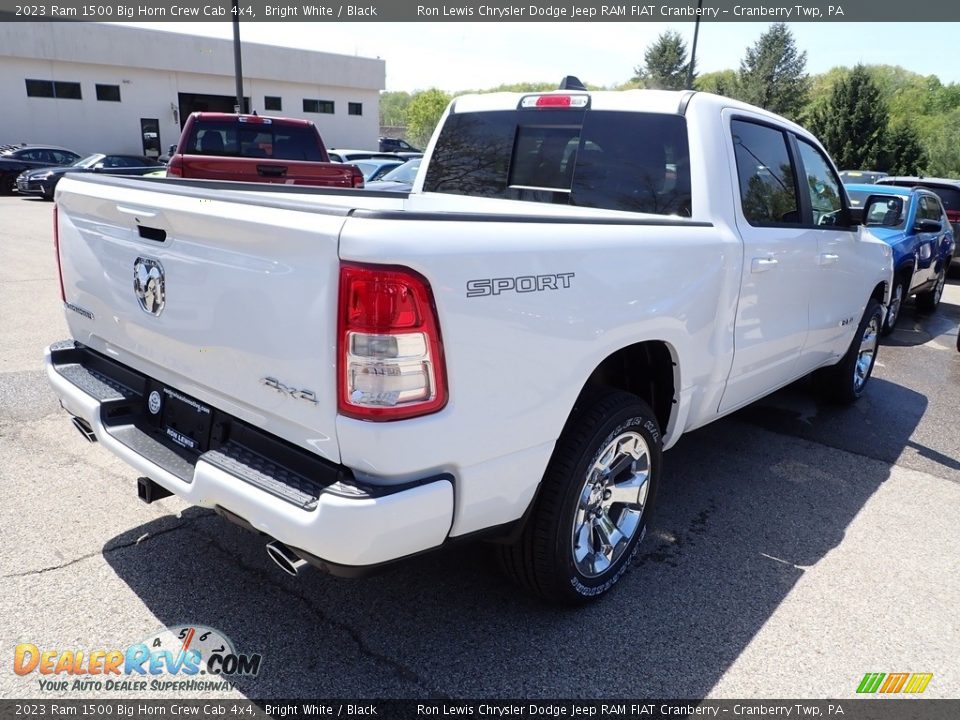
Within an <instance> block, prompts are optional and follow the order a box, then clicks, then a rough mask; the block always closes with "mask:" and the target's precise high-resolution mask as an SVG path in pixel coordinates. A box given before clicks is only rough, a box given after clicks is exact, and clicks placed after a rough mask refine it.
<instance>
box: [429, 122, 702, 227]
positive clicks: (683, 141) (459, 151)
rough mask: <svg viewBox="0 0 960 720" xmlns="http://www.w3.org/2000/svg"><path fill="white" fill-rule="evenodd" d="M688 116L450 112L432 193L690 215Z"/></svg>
mask: <svg viewBox="0 0 960 720" xmlns="http://www.w3.org/2000/svg"><path fill="white" fill-rule="evenodd" d="M689 156H690V153H689V147H688V144H687V126H686V120H685V119H684V118H682V117H680V116H679V115H667V114H657V113H636V112H616V111H606V110H596V111H590V110H584V109H564V110H560V109H539V108H537V109H520V110H503V111H494V112H477V113H464V114H461V115H456V114H454V115H451V116H449V117H448V118H447V121H446V123H445V124H444V127H443V130H442V131H441V133H440V137H439V138H438V139H437V146H436V148H435V149H434V155H433V159H432V160H431V162H430V165H429V166H428V167H427V176H426V178H425V180H424V190H425V191H426V192H438V193H450V194H454V195H472V196H478V197H491V198H505V199H511V200H527V201H533V202H546V203H555V204H562V205H574V206H580V207H592V208H603V209H608V210H621V211H628V212H641V213H654V214H658V215H678V216H681V217H689V216H690V214H691V202H690V162H689Z"/></svg>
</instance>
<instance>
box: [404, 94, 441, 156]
mask: <svg viewBox="0 0 960 720" xmlns="http://www.w3.org/2000/svg"><path fill="white" fill-rule="evenodd" d="M449 103H450V96H449V95H447V93H445V92H443V90H438V89H436V88H431V89H430V90H424V91H422V92H418V93H416V94H415V95H414V96H413V99H412V100H411V101H410V106H409V107H408V108H407V138H408V139H409V141H410V142H412V143H413V144H414V145H419V146H420V147H423V146H424V145H425V144H426V143H427V142H428V141H429V140H430V136H431V135H433V130H434V128H436V126H437V122H438V121H439V120H440V116H441V115H443V111H444V110H446V108H447V105H448V104H449Z"/></svg>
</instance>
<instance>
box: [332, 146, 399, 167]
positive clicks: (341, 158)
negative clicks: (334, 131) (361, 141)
mask: <svg viewBox="0 0 960 720" xmlns="http://www.w3.org/2000/svg"><path fill="white" fill-rule="evenodd" d="M327 153H328V154H329V155H330V159H331V160H333V161H334V162H340V163H354V162H356V161H357V160H374V159H376V160H397V159H398V158H399V155H397V154H396V153H384V152H378V151H377V150H353V149H350V148H330V149H328V150H327Z"/></svg>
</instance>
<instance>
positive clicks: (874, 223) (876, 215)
mask: <svg viewBox="0 0 960 720" xmlns="http://www.w3.org/2000/svg"><path fill="white" fill-rule="evenodd" d="M903 220H904V202H903V198H902V197H900V196H899V195H871V196H869V197H868V198H867V199H866V201H865V202H864V203H863V224H864V225H866V226H867V227H897V226H898V225H900V223H902V222H903Z"/></svg>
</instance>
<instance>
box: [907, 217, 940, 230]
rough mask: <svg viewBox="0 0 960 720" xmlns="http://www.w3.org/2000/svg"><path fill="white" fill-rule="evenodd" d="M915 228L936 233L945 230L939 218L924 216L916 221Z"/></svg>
mask: <svg viewBox="0 0 960 720" xmlns="http://www.w3.org/2000/svg"><path fill="white" fill-rule="evenodd" d="M913 229H914V230H916V231H917V232H921V233H935V232H940V231H941V230H943V224H942V223H941V222H940V221H939V220H931V219H930V218H922V219H920V220H917V222H916V223H914V226H913Z"/></svg>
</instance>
